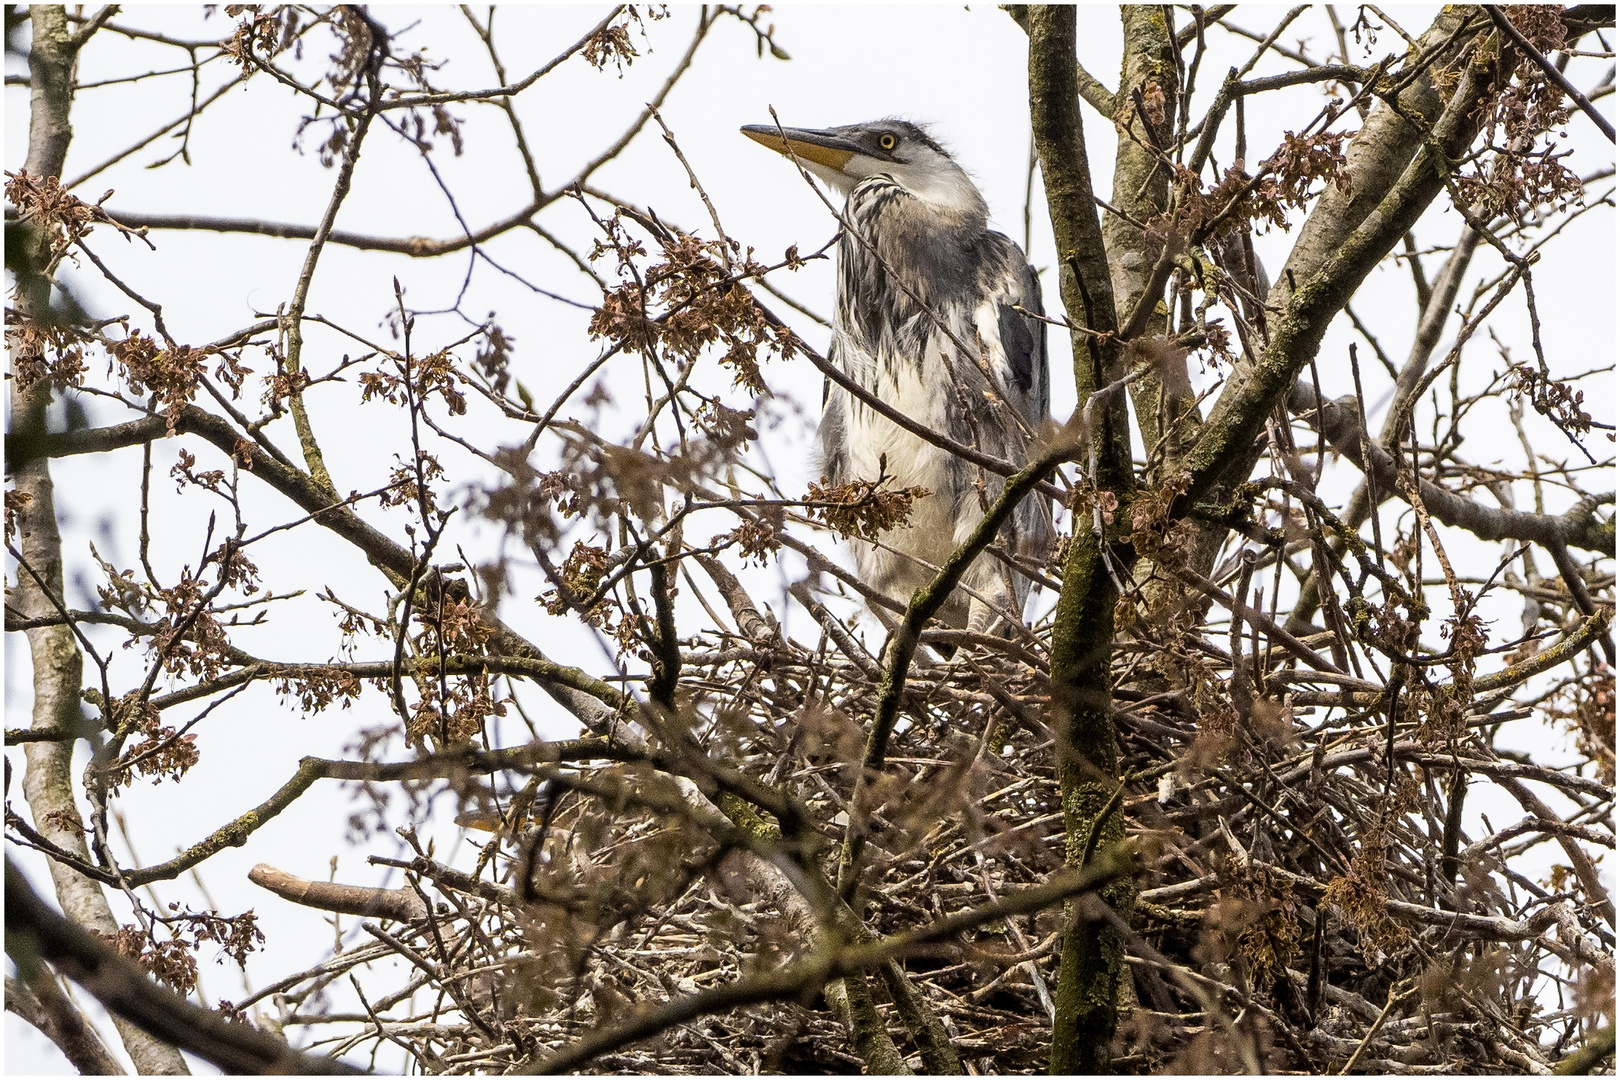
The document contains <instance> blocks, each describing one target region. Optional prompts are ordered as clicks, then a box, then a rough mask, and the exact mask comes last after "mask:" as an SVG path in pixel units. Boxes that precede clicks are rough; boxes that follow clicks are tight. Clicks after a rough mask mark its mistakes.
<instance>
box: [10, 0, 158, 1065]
mask: <svg viewBox="0 0 1620 1080" xmlns="http://www.w3.org/2000/svg"><path fill="white" fill-rule="evenodd" d="M30 15H31V20H32V28H33V43H32V47H31V48H30V50H29V54H28V66H29V71H30V74H31V78H32V90H31V95H30V101H29V105H30V115H29V127H28V158H27V163H26V166H25V167H26V168H27V170H28V172H29V173H30V174H32V175H35V176H60V175H61V173H62V161H63V159H64V157H65V156H66V155H67V148H68V142H69V140H70V139H71V138H72V137H73V131H72V128H71V127H70V126H69V124H68V114H69V110H70V108H71V105H72V78H73V65H74V59H75V56H76V54H77V51H78V47H77V45H76V44H75V43H74V41H73V40H72V38H71V35H70V34H69V32H68V20H67V11H66V9H65V8H63V7H61V6H56V5H51V6H46V5H39V6H36V7H34V8H33V9H32V11H31V13H30ZM37 265H41V266H43V265H44V262H43V260H41V261H40V262H39V263H38V264H37ZM30 303H31V298H30V297H29V295H28V294H27V291H26V290H19V296H18V304H19V306H21V307H23V308H24V309H25V312H26V308H27V307H28V306H29V305H30ZM13 386H14V387H15V383H13ZM50 396H51V383H50V381H49V380H42V381H40V382H38V383H36V384H35V385H34V386H32V387H30V388H29V389H28V391H26V392H24V393H18V392H17V391H16V390H15V389H14V390H13V396H12V401H11V416H10V430H12V431H19V430H26V429H28V428H41V427H42V426H43V418H44V413H45V409H46V406H48V405H49V404H50ZM12 482H13V487H14V488H15V489H16V490H17V491H19V492H22V493H23V494H26V495H28V496H30V501H29V503H28V504H27V506H26V507H24V508H23V511H22V512H21V513H20V514H19V515H18V531H19V535H18V544H19V545H20V546H19V550H20V551H21V552H22V554H23V557H24V558H25V559H27V560H28V563H29V565H30V566H32V567H33V569H34V571H35V572H36V573H37V574H38V575H39V577H40V582H36V581H35V580H34V578H33V577H32V576H31V575H30V574H28V573H26V572H24V571H21V570H19V572H18V575H17V585H16V588H15V589H14V590H13V592H12V595H11V596H10V597H8V598H7V603H8V605H9V606H11V607H13V608H15V609H16V610H18V611H19V612H21V613H22V614H23V615H24V616H25V617H41V616H46V615H51V614H54V613H55V607H54V605H53V604H52V602H51V599H50V596H51V595H54V596H56V597H57V598H60V597H61V595H62V537H61V534H60V532H59V531H58V530H57V525H56V498H55V489H54V487H53V485H52V483H51V474H50V464H49V462H48V460H47V459H45V458H39V459H36V460H34V461H32V462H29V463H28V464H26V465H24V466H22V467H20V468H18V469H17V470H16V471H15V472H13V473H12ZM41 582H42V583H43V588H42V587H41ZM46 590H49V594H50V595H47V592H46ZM27 637H28V647H29V653H30V656H31V658H32V661H33V669H34V670H33V676H34V677H33V683H34V707H33V716H32V724H33V726H34V727H36V728H50V727H67V728H70V729H71V728H74V727H76V726H78V724H79V722H80V707H79V692H80V688H81V686H82V685H83V677H84V657H83V655H82V654H81V653H80V652H79V646H78V643H77V642H76V641H75V640H74V637H73V631H72V630H71V629H70V628H68V627H65V626H47V627H38V628H35V629H32V630H29V631H27ZM74 745H75V743H74V742H71V741H68V742H35V743H29V744H28V746H27V747H26V748H25V749H24V751H23V753H24V757H25V760H26V761H27V770H26V772H25V773H24V776H23V796H24V798H25V799H26V800H27V802H28V808H29V812H30V813H31V815H32V816H33V819H34V825H35V827H36V828H37V829H38V830H39V831H40V833H42V834H43V835H44V836H45V837H46V838H47V839H48V840H50V841H51V842H52V843H54V844H57V845H59V846H61V847H62V848H64V849H65V850H67V851H69V852H72V853H73V854H74V855H77V856H78V857H80V858H82V859H84V860H86V861H90V850H89V846H88V845H87V844H86V843H85V832H84V822H83V818H82V817H81V815H80V813H79V807H78V805H77V803H76V802H75V800H74V795H73V777H72V773H71V770H72V764H73V747H74ZM49 864H50V872H51V881H52V884H53V885H54V886H55V888H56V899H57V902H58V903H59V904H61V906H62V912H63V914H65V915H66V916H67V917H68V918H69V919H71V920H72V921H73V922H75V923H77V924H78V925H80V926H82V927H85V928H86V929H88V930H92V931H95V932H98V933H103V934H113V933H116V932H117V931H118V922H117V920H116V919H114V918H113V913H112V908H111V906H110V905H109V904H108V903H107V897H106V896H105V894H103V893H102V891H101V886H100V885H98V884H97V883H96V882H94V881H91V880H89V879H88V878H85V877H83V876H81V875H80V874H78V873H77V872H75V871H73V870H71V869H69V868H68V867H66V866H63V865H61V864H59V863H57V862H56V861H55V860H50V863H49ZM114 1024H115V1025H116V1026H117V1028H118V1034H119V1036H120V1037H121V1038H122V1039H123V1041H124V1048H125V1049H126V1050H127V1051H128V1052H129V1056H130V1060H131V1061H132V1062H134V1064H135V1068H136V1070H137V1071H139V1072H141V1073H150V1074H157V1075H173V1074H184V1073H188V1072H189V1071H190V1070H189V1069H187V1068H186V1063H185V1059H184V1058H182V1057H181V1056H180V1052H179V1051H178V1050H176V1049H175V1048H174V1047H172V1046H169V1045H168V1044H166V1043H163V1042H160V1041H158V1040H157V1039H154V1038H152V1037H151V1036H150V1035H148V1034H146V1033H145V1032H144V1031H142V1030H140V1029H139V1028H137V1027H135V1026H134V1025H133V1024H131V1023H129V1022H128V1021H123V1020H116V1019H115V1020H114Z"/></svg>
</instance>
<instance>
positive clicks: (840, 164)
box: [742, 120, 986, 216]
mask: <svg viewBox="0 0 1620 1080" xmlns="http://www.w3.org/2000/svg"><path fill="white" fill-rule="evenodd" d="M742 133H743V134H744V135H746V136H748V137H749V138H750V139H753V140H754V141H755V142H757V143H759V144H761V145H762V146H768V147H770V148H771V149H772V150H775V151H776V152H777V153H779V154H783V155H786V156H789V157H794V158H797V159H798V161H799V162H800V163H801V164H802V165H803V166H804V167H805V168H806V169H808V170H810V172H811V173H813V174H815V176H817V177H818V178H820V179H821V180H823V181H825V182H826V183H827V184H828V185H830V186H831V187H832V188H833V189H834V190H836V191H838V192H839V193H840V194H844V195H847V194H849V192H850V190H851V189H853V188H854V187H855V185H856V184H859V183H860V182H861V181H862V180H865V179H867V178H869V177H873V176H887V177H889V178H890V179H892V180H893V181H894V182H895V183H896V184H898V185H900V186H901V187H902V188H904V189H905V190H906V191H908V192H910V193H911V194H912V195H915V196H916V197H917V198H919V199H921V200H923V201H924V202H927V203H931V204H934V205H935V206H936V207H938V208H939V209H942V210H950V211H954V212H956V213H959V214H974V215H980V216H982V215H983V214H985V212H986V209H985V204H984V196H982V195H980V194H979V189H978V188H976V187H974V186H973V181H971V180H969V179H968V175H967V173H965V172H963V171H962V167H961V166H960V165H958V164H957V163H956V162H955V161H953V160H952V159H951V156H950V155H949V154H948V153H946V152H945V150H944V148H943V147H941V146H940V145H939V143H937V142H935V141H934V140H933V139H931V138H930V137H929V135H928V132H926V131H924V130H923V129H922V128H920V127H918V126H917V125H916V124H913V123H910V122H909V121H906V120H874V121H872V122H871V123H867V124H848V125H846V126H844V127H835V128H827V129H825V130H822V131H810V130H806V129H804V128H784V127H778V126H776V125H775V124H750V125H748V126H747V127H744V128H743V129H742Z"/></svg>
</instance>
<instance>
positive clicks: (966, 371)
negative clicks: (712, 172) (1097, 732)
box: [742, 120, 1053, 633]
mask: <svg viewBox="0 0 1620 1080" xmlns="http://www.w3.org/2000/svg"><path fill="white" fill-rule="evenodd" d="M742 132H743V134H744V135H747V136H748V137H749V138H751V139H753V140H754V141H756V142H758V143H761V144H763V145H765V146H767V147H769V148H771V149H772V150H776V151H777V152H779V153H781V154H783V155H785V156H788V157H790V158H793V159H794V160H795V161H797V162H798V164H800V165H801V166H802V167H803V168H804V169H806V170H808V171H809V172H810V173H811V174H813V175H814V176H816V177H817V178H819V179H820V180H822V181H824V182H825V183H826V184H828V185H829V186H830V187H831V188H832V189H833V190H834V191H835V192H837V193H838V194H840V195H842V196H843V197H844V199H845V202H844V207H843V214H842V218H843V231H842V234H841V235H840V237H839V240H838V249H837V250H838V296H837V310H836V314H835V316H834V320H833V333H832V347H831V350H830V358H831V360H832V362H833V363H834V364H836V365H837V366H838V368H839V369H840V370H841V371H842V372H843V373H844V374H845V375H847V376H848V377H849V378H850V379H851V380H852V381H854V382H855V383H856V384H858V385H859V386H860V387H862V388H863V389H864V390H866V391H867V392H868V393H869V394H870V395H871V396H872V398H874V399H876V400H877V401H878V402H881V403H883V404H885V405H887V406H889V407H890V408H892V409H893V410H895V411H896V412H898V413H900V414H902V415H904V416H906V417H908V418H910V419H911V420H913V421H916V422H917V423H919V424H921V425H923V426H924V427H926V428H928V429H930V430H932V431H934V432H937V433H939V434H940V435H943V436H945V437H946V438H948V439H950V440H951V441H953V442H955V443H959V444H962V445H965V446H969V447H973V448H975V449H977V450H979V451H981V452H983V453H985V454H989V455H992V456H994V457H998V458H1000V459H1002V460H1003V461H1007V462H1011V463H1013V464H1016V465H1022V464H1023V463H1024V462H1026V461H1028V460H1029V458H1030V457H1031V456H1032V455H1031V449H1032V447H1033V445H1034V443H1035V441H1036V438H1037V434H1038V433H1039V432H1041V430H1042V428H1043V427H1045V425H1046V424H1047V418H1048V414H1049V412H1050V397H1051V375H1050V371H1049V368H1048V363H1047V352H1046V326H1045V323H1044V322H1043V321H1042V318H1041V316H1042V308H1041V292H1040V285H1039V283H1038V282H1037V280H1036V277H1035V271H1034V270H1033V268H1031V267H1030V266H1029V264H1028V262H1027V260H1026V259H1025V258H1024V253H1023V251H1022V250H1020V249H1019V247H1018V245H1017V244H1016V243H1014V242H1013V241H1012V240H1010V239H1008V238H1007V237H1006V236H1004V235H1003V234H1001V233H999V232H996V231H994V230H992V229H991V228H990V227H989V208H988V207H987V206H986V204H985V201H984V196H983V195H981V194H980V193H979V189H978V188H977V187H975V186H974V184H973V181H972V180H970V179H969V178H968V175H967V173H966V172H964V171H963V170H962V167H961V166H960V165H958V164H957V163H956V161H955V160H954V159H953V158H952V157H951V155H950V154H949V153H947V152H946V151H945V150H944V149H943V148H942V147H941V146H940V145H939V143H937V142H935V141H934V140H933V139H932V138H931V137H930V136H929V135H928V132H927V131H925V130H924V129H923V128H921V127H918V126H917V125H916V124H912V123H908V122H906V121H904V120H879V121H875V122H873V123H867V124H851V125H848V126H846V127H836V128H828V129H826V130H821V131H809V130H804V129H801V128H784V127H780V126H778V125H774V124H773V125H750V126H748V127H744V128H743V129H742ZM820 444H821V446H820V463H819V464H820V467H821V471H822V475H823V476H824V477H825V478H826V480H827V481H828V482H829V483H831V484H842V483H847V482H850V481H854V480H867V481H875V480H877V479H878V478H879V477H884V478H885V479H887V480H888V481H889V484H890V485H891V486H892V487H893V488H895V489H904V488H913V487H920V488H925V489H927V490H928V491H929V492H930V493H931V494H930V495H929V496H928V497H926V498H922V499H919V500H917V502H916V503H915V504H914V507H913V511H912V514H911V518H910V520H909V522H908V523H906V524H905V525H903V526H899V527H896V528H892V529H889V530H886V531H884V532H881V533H879V534H878V535H877V537H876V540H875V542H869V541H857V542H856V543H855V545H854V557H855V568H856V572H857V574H858V575H859V576H860V578H861V580H862V581H863V582H865V583H866V584H867V585H869V586H871V587H872V588H874V589H876V590H878V591H880V592H882V593H883V594H885V595H887V596H889V597H891V598H893V599H895V600H897V601H899V602H901V603H905V602H907V601H909V600H910V599H911V595H912V593H913V592H914V591H915V590H916V589H918V588H919V587H921V586H924V585H926V584H928V583H929V581H931V580H932V579H933V577H934V575H935V574H936V573H937V571H938V568H939V567H940V566H941V565H942V564H943V563H944V562H945V561H946V560H947V559H948V558H949V557H950V555H951V553H952V552H953V551H955V550H956V549H957V548H958V547H959V546H960V545H961V544H962V543H963V542H964V541H966V540H967V539H968V537H969V536H970V535H971V534H972V533H973V531H974V529H975V528H976V527H977V526H978V524H979V522H980V520H981V519H982V518H983V517H984V513H985V510H986V509H987V508H988V507H989V506H990V505H991V503H993V502H994V501H995V500H996V498H997V496H998V495H999V494H1000V492H1001V486H1002V478H1001V477H999V476H997V475H995V474H993V473H989V472H987V471H986V470H984V469H982V468H981V467H979V466H977V465H975V464H973V463H971V462H969V461H967V460H965V459H964V458H962V457H960V456H958V455H957V454H955V453H953V452H952V451H951V450H949V449H946V448H944V447H942V446H940V445H937V444H935V443H932V442H929V441H927V440H925V439H923V438H920V437H919V436H917V435H916V434H913V433H912V432H910V431H907V430H906V429H905V428H903V427H901V426H900V425H898V424H896V423H895V422H894V421H893V420H892V419H890V418H889V417H887V416H885V415H883V413H882V412H881V411H880V410H879V409H877V408H874V407H873V405H872V404H871V403H870V402H868V401H865V400H862V398H861V397H860V396H858V395H855V394H852V393H850V392H849V391H847V390H845V389H844V388H842V387H840V386H838V385H836V384H833V383H831V382H830V381H829V383H828V386H827V389H826V392H825V394H824V400H823V406H822V414H821V425H820ZM1052 542H1053V529H1052V517H1051V506H1050V503H1049V501H1048V500H1047V499H1046V497H1044V496H1041V495H1030V496H1029V497H1027V498H1025V499H1024V501H1023V502H1022V503H1021V504H1020V505H1019V506H1018V508H1017V510H1016V511H1015V512H1014V513H1013V514H1012V516H1011V517H1010V518H1009V519H1008V521H1007V523H1006V525H1005V526H1004V527H1003V528H1002V530H1001V534H1000V536H999V537H998V543H997V544H996V545H993V547H992V548H991V549H989V550H987V551H985V552H983V553H981V554H980V555H979V556H978V558H976V559H975V560H974V562H973V564H972V565H971V566H970V567H969V569H968V570H967V572H966V573H965V574H964V575H963V577H962V580H961V583H960V584H959V585H958V587H957V589H956V591H955V593H954V594H953V595H952V596H951V598H950V599H949V600H948V601H947V602H946V604H945V606H944V607H943V608H942V609H941V610H940V613H939V619H940V620H941V621H942V622H943V623H945V624H946V625H948V626H952V627H955V628H957V629H962V628H966V629H968V630H970V631H973V632H976V633H986V632H989V631H991V630H993V629H995V628H996V627H997V625H998V624H999V623H1000V621H1001V620H1007V621H1008V622H1011V621H1015V620H1021V619H1022V617H1023V610H1024V604H1025V601H1026V600H1027V598H1028V596H1029V592H1030V586H1031V581H1030V578H1029V577H1027V576H1026V575H1024V574H1022V573H1020V572H1018V571H1017V570H1016V569H1014V568H1013V565H1012V563H1013V562H1015V561H1017V562H1023V563H1027V564H1033V565H1034V566H1037V567H1039V566H1044V565H1045V563H1046V559H1047V556H1048V554H1049V552H1050V550H1051V546H1052ZM998 548H999V549H1000V550H999V551H998V550H997V549H998Z"/></svg>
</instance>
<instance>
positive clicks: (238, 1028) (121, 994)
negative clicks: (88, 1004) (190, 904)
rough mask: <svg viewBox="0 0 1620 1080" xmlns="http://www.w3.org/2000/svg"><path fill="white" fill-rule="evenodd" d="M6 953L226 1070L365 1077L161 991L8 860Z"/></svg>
mask: <svg viewBox="0 0 1620 1080" xmlns="http://www.w3.org/2000/svg"><path fill="white" fill-rule="evenodd" d="M6 955H8V956H10V957H11V958H12V960H13V961H14V962H16V964H17V968H18V971H19V972H20V973H23V975H24V977H25V978H26V977H27V974H28V972H30V971H32V970H33V969H34V968H35V967H36V966H37V965H38V963H39V961H40V960H46V961H49V962H50V963H51V964H52V965H54V966H55V967H56V969H57V970H58V971H60V972H62V974H64V975H66V976H67V977H68V978H70V979H72V980H73V981H74V982H76V983H78V984H79V985H80V986H82V987H84V988H85V989H86V990H88V991H89V992H90V993H91V994H92V995H93V996H94V997H95V998H96V1000H98V1001H100V1002H101V1003H102V1004H103V1005H105V1006H106V1007H107V1011H109V1012H111V1013H112V1014H113V1015H114V1016H117V1017H120V1018H122V1019H124V1020H126V1021H128V1022H129V1023H132V1024H134V1025H135V1026H136V1027H138V1028H140V1029H141V1030H142V1031H145V1032H147V1033H148V1034H150V1035H151V1036H153V1037H154V1038H158V1039H162V1040H164V1041H165V1042H167V1043H169V1044H172V1045H173V1046H177V1047H179V1048H181V1049H183V1050H185V1051H187V1052H188V1053H192V1054H196V1055H197V1056H198V1057H200V1058H202V1059H203V1060H204V1061H208V1062H211V1063H213V1064H214V1065H217V1066H219V1067H220V1068H221V1069H224V1070H225V1071H227V1072H239V1073H283V1074H294V1075H300V1076H322V1075H330V1074H333V1073H343V1074H351V1075H352V1074H358V1073H359V1070H358V1069H355V1068H352V1067H351V1066H349V1065H346V1064H344V1063H343V1062H341V1061H334V1060H333V1059H331V1058H323V1057H315V1056H313V1055H310V1054H303V1053H299V1052H298V1051H297V1050H294V1049H293V1048H292V1047H290V1046H288V1045H287V1044H286V1043H285V1042H283V1041H282V1040H280V1039H277V1038H275V1037H274V1036H272V1035H267V1034H265V1033H264V1032H262V1031H259V1030H257V1029H256V1028H254V1027H252V1026H250V1025H248V1024H233V1023H228V1022H227V1021H226V1020H225V1018H224V1017H222V1016H220V1015H219V1014H218V1013H215V1012H211V1011H209V1010H208V1009H200V1008H198V1007H197V1006H195V1005H193V1004H191V1003H190V1002H188V1001H186V1000H185V999H184V998H182V997H181V996H180V995H179V994H176V993H175V992H174V991H172V990H169V989H167V988H166V987H162V986H158V985H157V984H156V983H154V982H152V981H151V980H150V979H148V978H147V977H146V975H145V973H144V972H142V971H141V969H140V968H138V967H136V966H135V964H134V963H132V962H131V961H129V960H127V959H125V958H124V957H123V956H120V955H119V954H118V953H117V952H115V951H114V950H113V949H112V947H111V946H108V945H105V944H103V943H102V942H101V941H99V940H98V939H97V938H96V937H94V936H93V935H92V934H90V933H89V932H88V931H86V930H84V929H83V928H81V927H79V926H77V925H76V924H74V923H73V922H70V921H69V920H67V919H65V918H63V917H62V916H61V914H59V913H58V912H56V911H53V910H51V908H50V906H49V905H48V904H46V903H45V901H44V900H42V899H40V897H39V895H38V894H37V893H35V892H34V890H33V888H32V887H31V886H30V885H29V884H28V879H27V878H25V877H23V875H22V874H21V873H19V872H18V871H17V869H16V868H15V867H13V866H12V865H11V860H10V859H7V860H6Z"/></svg>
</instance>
